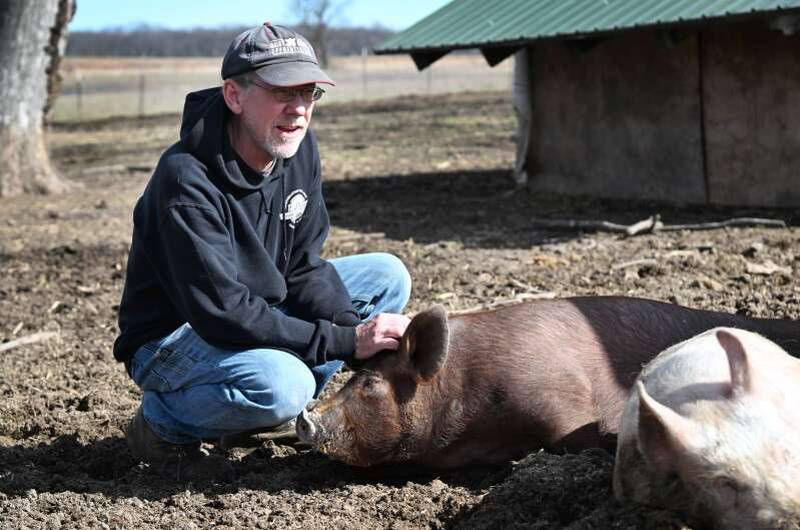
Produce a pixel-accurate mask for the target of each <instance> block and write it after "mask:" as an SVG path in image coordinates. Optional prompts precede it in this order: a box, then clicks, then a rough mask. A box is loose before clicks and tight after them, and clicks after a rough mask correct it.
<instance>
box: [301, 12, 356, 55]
mask: <svg viewBox="0 0 800 530" xmlns="http://www.w3.org/2000/svg"><path fill="white" fill-rule="evenodd" d="M349 3H350V2H349V0H294V2H293V7H294V10H295V15H296V17H297V19H298V22H299V24H300V25H301V26H302V27H303V30H304V31H305V32H307V33H303V36H305V37H306V38H307V39H308V40H309V41H310V42H311V45H312V46H314V50H315V51H316V54H317V59H318V60H319V62H320V64H321V65H322V66H323V67H325V66H328V42H327V40H328V29H329V28H330V27H331V25H332V24H333V22H334V21H335V20H336V19H337V18H338V17H340V16H341V14H342V12H343V11H344V9H345V8H346V7H347V4H349Z"/></svg>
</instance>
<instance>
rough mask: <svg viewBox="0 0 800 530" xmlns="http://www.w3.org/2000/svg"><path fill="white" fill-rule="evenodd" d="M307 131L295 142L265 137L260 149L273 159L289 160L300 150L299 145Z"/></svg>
mask: <svg viewBox="0 0 800 530" xmlns="http://www.w3.org/2000/svg"><path fill="white" fill-rule="evenodd" d="M307 131H308V129H306V130H304V131H303V134H302V135H301V136H300V137H298V138H297V139H296V140H290V141H281V140H278V139H277V138H273V137H272V136H269V137H267V138H266V139H265V140H264V142H263V143H262V144H261V147H262V148H263V149H264V150H265V151H266V152H267V153H269V154H270V156H271V157H272V158H273V159H276V158H291V157H293V156H294V154H295V153H296V152H297V150H298V149H299V148H300V143H301V142H302V141H303V138H305V137H306V132H307Z"/></svg>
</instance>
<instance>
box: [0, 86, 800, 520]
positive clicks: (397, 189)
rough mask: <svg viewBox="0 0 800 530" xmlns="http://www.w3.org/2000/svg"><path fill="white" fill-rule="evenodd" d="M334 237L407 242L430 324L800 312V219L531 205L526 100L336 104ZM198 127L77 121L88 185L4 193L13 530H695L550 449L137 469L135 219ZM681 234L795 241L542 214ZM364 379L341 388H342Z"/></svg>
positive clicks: (600, 204)
mask: <svg viewBox="0 0 800 530" xmlns="http://www.w3.org/2000/svg"><path fill="white" fill-rule="evenodd" d="M315 125H316V127H315V128H316V130H317V132H318V134H319V138H320V143H321V146H322V149H323V153H322V155H323V159H324V173H325V175H326V195H327V198H328V202H329V206H330V213H331V218H332V222H333V225H334V228H333V230H332V234H331V238H330V241H329V243H328V245H327V247H326V252H327V255H328V256H331V257H332V256H338V255H343V254H351V253H357V252H367V251H388V252H392V253H394V254H396V255H398V256H399V257H400V258H402V259H403V261H404V262H405V263H406V264H407V266H408V268H409V270H410V271H411V275H412V277H413V281H414V288H413V293H412V299H411V302H410V304H409V307H408V311H409V313H413V312H416V311H418V310H420V309H422V308H425V307H427V306H428V305H430V304H432V303H434V302H439V303H443V304H445V305H447V306H448V307H449V308H450V309H452V310H465V309H471V308H475V307H489V306H492V305H495V304H502V303H512V302H515V301H519V300H524V299H526V298H530V297H535V296H549V295H548V294H547V293H552V295H555V296H569V295H577V294H626V295H634V296H642V297H648V298H653V299H658V300H665V301H670V302H676V303H681V304H684V305H688V306H691V307H697V308H707V309H715V310H722V311H729V312H738V313H742V314H747V315H754V316H764V317H767V316H769V317H780V318H794V319H797V318H800V282H798V281H797V279H798V276H797V275H798V269H800V245H798V242H800V230H799V229H798V228H797V226H798V223H800V212H798V211H796V210H792V211H787V210H784V211H766V210H754V209H748V210H741V209H730V208H727V209H724V208H715V209H710V208H706V207H667V206H665V205H662V204H654V203H642V202H614V201H600V200H592V199H576V198H566V197H559V196H550V195H544V194H532V193H528V192H526V191H524V190H523V191H518V192H510V190H511V188H510V187H509V182H510V180H509V179H508V168H509V167H511V163H512V159H513V152H514V144H513V138H512V131H513V130H514V120H513V114H512V112H511V104H510V99H509V97H508V96H507V95H506V94H495V93H491V94H463V95H459V96H449V97H447V96H437V97H431V98H419V97H418V98H414V97H409V98H400V99H395V100H392V101H384V102H373V103H365V104H352V103H349V104H341V105H328V106H325V105H322V106H320V108H319V109H318V110H317V115H316V116H315ZM177 126H178V117H177V116H172V115H170V116H160V117H153V118H148V119H146V120H107V121H102V122H93V123H89V124H83V125H69V126H68V125H55V126H54V127H53V128H52V132H51V135H50V145H51V147H52V153H53V158H54V160H55V161H56V163H57V164H58V166H59V167H60V168H61V169H62V170H63V172H64V173H65V174H66V175H67V176H68V177H69V178H70V179H71V180H72V181H74V182H76V183H77V184H78V186H76V189H75V190H74V191H72V192H70V193H68V194H65V195H61V196H51V197H21V198H15V199H4V200H0V212H2V213H1V214H0V347H2V345H3V344H4V343H8V342H10V341H12V340H16V339H20V338H22V337H27V336H30V335H32V334H34V333H38V332H43V331H51V332H55V333H56V334H55V335H54V337H53V338H51V339H48V340H45V341H40V342H36V343H33V344H28V345H22V346H18V347H16V348H14V349H11V350H8V351H5V352H2V353H0V396H2V399H1V400H0V528H3V529H5V528H25V529H28V528H93V529H94V528H142V529H150V528H164V529H171V530H177V529H192V528H302V529H332V528H342V529H344V528H351V529H356V528H358V529H361V528H392V529H412V528H432V529H468V528H469V529H478V528H530V529H534V528H536V529H539V528H542V529H544V528H574V529H584V528H585V529H588V528H664V529H677V528H688V524H687V522H686V521H683V520H682V519H681V518H680V517H679V516H678V515H675V514H670V513H666V512H662V511H654V510H648V509H644V508H637V507H631V506H620V505H618V504H617V503H615V501H614V500H613V496H612V494H611V489H610V472H611V469H612V467H613V457H612V455H609V454H607V453H605V452H603V451H601V450H595V451H587V452H584V453H582V454H578V455H553V454H547V453H543V452H536V453H533V454H531V455H529V456H528V457H526V458H524V459H523V460H521V461H519V462H515V463H512V464H508V465H506V466H501V467H499V468H488V469H484V468H481V469H465V470H461V471H457V472H447V473H441V472H436V473H432V472H426V471H425V470H413V469H408V470H403V471H404V472H402V473H401V472H398V471H397V470H394V471H392V472H389V471H388V470H386V471H385V472H384V471H382V470H374V471H370V472H364V471H361V470H357V469H352V468H348V467H346V466H344V465H341V464H338V463H335V462H332V461H329V460H327V459H326V458H324V457H322V456H320V455H317V454H313V453H310V452H308V451H306V450H305V449H303V448H301V447H294V446H285V445H274V444H272V443H269V444H265V445H263V446H262V447H260V448H258V449H257V450H256V451H254V452H252V453H250V454H245V453H243V452H234V454H232V455H230V457H231V458H232V459H233V460H234V463H235V467H236V469H237V472H238V476H239V478H238V480H237V481H236V482H235V483H233V484H229V485H213V484H212V485H203V484H189V485H180V484H174V483H170V482H168V481H164V480H162V479H159V478H157V477H156V476H154V475H152V474H151V473H150V472H149V470H148V469H147V468H146V467H144V466H141V465H139V464H137V462H135V461H134V460H133V458H132V457H131V455H130V454H129V452H128V450H127V447H126V445H125V440H124V434H123V428H124V426H125V424H126V422H127V421H128V419H129V418H130V416H131V415H132V413H133V412H134V410H135V408H136V406H137V403H138V400H139V396H140V394H139V391H138V389H137V388H136V387H135V386H134V385H133V384H132V383H131V382H130V381H129V380H128V379H127V377H126V375H125V373H124V370H123V369H122V367H121V366H120V365H118V364H116V363H115V362H114V360H113V358H112V355H111V345H112V342H113V340H114V338H115V335H116V332H117V328H116V312H117V304H118V302H119V298H120V293H121V290H122V285H123V281H124V274H125V262H126V256H127V250H128V243H129V240H130V233H131V209H132V206H133V204H134V202H135V200H136V198H137V196H138V194H139V193H140V192H141V190H142V188H143V186H144V185H145V183H146V181H147V178H148V177H149V174H150V171H151V170H152V168H153V166H154V164H155V162H156V160H157V158H158V155H159V153H160V151H161V150H162V149H163V148H164V147H165V146H167V145H168V144H169V143H171V142H172V141H173V140H174V138H175V135H176V134H177ZM653 213H660V214H661V216H662V219H663V220H664V222H666V223H689V222H701V221H711V220H719V219H726V218H730V217H736V216H743V215H750V216H753V215H757V216H761V217H772V218H779V219H783V220H785V221H786V222H787V223H789V228H784V229H765V228H732V229H723V230H713V231H680V232H662V233H658V234H652V235H640V236H636V237H630V238H622V237H620V236H619V235H617V234H612V233H605V232H593V231H584V232H581V231H575V230H553V229H542V228H538V227H537V226H536V225H535V224H534V222H533V219H534V218H549V219H583V220H589V219H603V220H608V221H613V222H617V223H626V224H628V223H631V222H634V221H637V220H639V219H642V218H644V217H647V216H649V215H651V214H653ZM346 377H347V374H346V373H344V374H342V375H341V376H339V377H337V380H336V385H340V384H341V383H342V382H343V381H344V380H345V379H346Z"/></svg>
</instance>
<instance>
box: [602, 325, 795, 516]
mask: <svg viewBox="0 0 800 530" xmlns="http://www.w3.org/2000/svg"><path fill="white" fill-rule="evenodd" d="M614 494H615V496H616V498H617V499H618V500H620V501H628V500H630V501H635V502H638V503H642V504H649V505H653V506H660V507H665V508H670V509H675V510H678V511H681V512H683V513H684V514H686V515H688V516H690V517H692V518H696V519H698V520H699V521H701V522H704V523H711V524H713V526H714V527H715V528H732V529H745V528H747V529H751V528H793V529H797V528H800V360H798V359H796V358H794V357H791V356H790V355H789V354H787V353H786V352H785V351H784V350H783V349H781V348H780V347H779V346H778V345H777V344H775V343H774V342H771V341H770V340H768V339H766V338H764V337H762V336H761V335H757V334H755V333H752V332H749V331H744V330H741V329H735V328H715V329H712V330H709V331H706V332H704V333H701V334H699V335H697V336H695V337H693V338H691V339H688V340H686V341H684V342H681V343H679V344H677V345H675V346H672V347H671V348H668V349H667V350H665V351H664V352H662V353H661V354H659V355H658V356H657V357H656V358H655V359H653V361H652V362H650V363H649V364H648V365H647V366H646V367H645V368H644V369H643V370H642V372H641V374H640V375H639V377H638V379H637V381H636V383H635V386H634V389H633V390H632V391H631V395H630V397H629V398H628V401H627V403H626V405H625V409H624V412H623V416H622V422H621V426H620V432H619V438H618V445H617V457H616V463H615V467H614Z"/></svg>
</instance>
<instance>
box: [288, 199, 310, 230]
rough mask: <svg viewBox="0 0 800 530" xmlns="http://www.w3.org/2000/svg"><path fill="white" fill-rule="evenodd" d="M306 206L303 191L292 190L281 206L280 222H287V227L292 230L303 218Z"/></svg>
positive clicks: (306, 202)
mask: <svg viewBox="0 0 800 530" xmlns="http://www.w3.org/2000/svg"><path fill="white" fill-rule="evenodd" d="M307 204H308V195H306V192H304V191H303V190H294V191H293V192H291V193H290V194H289V195H288V196H287V197H286V202H285V203H284V206H283V213H282V214H281V220H282V221H288V222H289V226H291V227H292V228H294V227H295V225H297V223H299V222H300V219H302V218H303V213H304V212H305V211H306V205H307Z"/></svg>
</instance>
